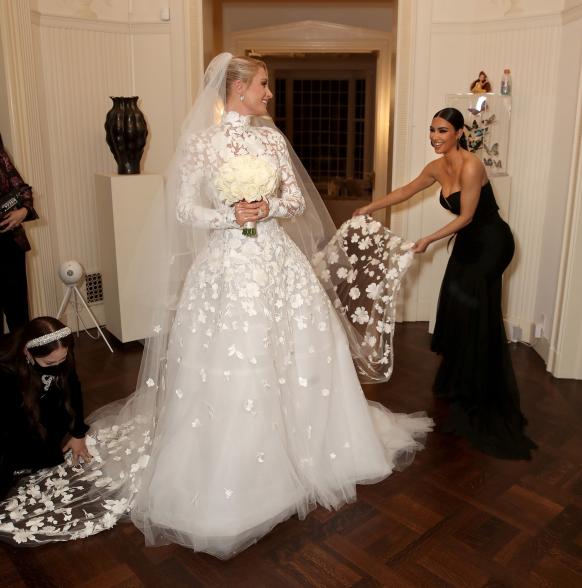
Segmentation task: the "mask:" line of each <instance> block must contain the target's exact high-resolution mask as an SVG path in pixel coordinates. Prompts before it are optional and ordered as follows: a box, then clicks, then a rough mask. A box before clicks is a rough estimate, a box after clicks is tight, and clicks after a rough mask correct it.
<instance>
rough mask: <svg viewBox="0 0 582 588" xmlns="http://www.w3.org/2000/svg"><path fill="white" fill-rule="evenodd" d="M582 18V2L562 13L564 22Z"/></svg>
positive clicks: (567, 22)
mask: <svg viewBox="0 0 582 588" xmlns="http://www.w3.org/2000/svg"><path fill="white" fill-rule="evenodd" d="M581 19H582V4H579V5H578V6H572V7H571V8H568V9H567V10H564V12H563V13H562V22H563V24H569V23H571V22H574V21H577V20H581Z"/></svg>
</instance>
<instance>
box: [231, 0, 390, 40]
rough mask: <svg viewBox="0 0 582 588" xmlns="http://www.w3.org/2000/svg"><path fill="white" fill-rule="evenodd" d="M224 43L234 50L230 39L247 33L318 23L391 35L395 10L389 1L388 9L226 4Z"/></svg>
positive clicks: (352, 5) (376, 6)
mask: <svg viewBox="0 0 582 588" xmlns="http://www.w3.org/2000/svg"><path fill="white" fill-rule="evenodd" d="M223 6H224V8H223V15H222V22H223V43H224V50H225V51H232V50H234V47H233V45H232V41H231V35H232V33H234V32H237V31H242V30H245V29H255V28H260V27H268V26H274V25H282V24H288V23H291V22H300V21H303V20H319V21H324V22H333V23H338V24H344V25H349V26H352V27H362V28H367V29H377V30H381V31H385V32H391V31H392V26H393V21H394V9H393V7H392V4H391V3H389V2H388V1H387V2H386V4H385V5H382V4H377V3H366V2H350V3H344V2H342V3H340V4H333V3H332V4H330V3H327V2H326V3H323V2H320V3H318V2H297V3H293V4H291V3H283V4H276V3H273V4H265V3H264V2H244V3H239V2H237V3H228V2H225V3H224V5H223Z"/></svg>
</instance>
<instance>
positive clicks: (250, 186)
mask: <svg viewBox="0 0 582 588" xmlns="http://www.w3.org/2000/svg"><path fill="white" fill-rule="evenodd" d="M278 185H279V174H278V172H277V170H276V169H275V168H274V167H273V166H272V165H271V164H270V163H269V162H268V161H266V160H265V159H261V158H260V157H257V156H256V155H239V156H238V157H233V158H232V159H229V160H228V161H226V162H225V163H223V164H222V165H221V166H220V168H219V170H218V175H217V177H216V181H215V186H216V188H217V190H218V191H219V192H220V195H221V198H222V199H223V200H224V201H225V202H226V203H227V204H230V205H234V204H236V203H237V202H241V201H245V202H258V201H259V200H262V199H263V198H266V197H267V196H270V195H272V194H274V193H275V190H276V189H277V186H278ZM256 234H257V229H256V223H255V222H254V221H253V222H247V223H245V224H244V225H243V235H246V236H247V237H255V236H256Z"/></svg>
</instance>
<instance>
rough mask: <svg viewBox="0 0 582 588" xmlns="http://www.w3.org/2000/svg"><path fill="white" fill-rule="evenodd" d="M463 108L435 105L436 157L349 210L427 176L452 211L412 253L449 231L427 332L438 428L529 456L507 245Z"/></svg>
mask: <svg viewBox="0 0 582 588" xmlns="http://www.w3.org/2000/svg"><path fill="white" fill-rule="evenodd" d="M463 127H464V120H463V115H462V114H461V112H459V111H458V110H457V109H455V108H444V109H443V110H440V111H439V112H437V113H436V114H435V115H434V117H433V120H432V123H431V126H430V141H431V145H432V146H433V148H434V150H435V152H436V153H437V154H439V155H442V157H440V158H438V159H436V160H435V161H432V162H431V163H429V164H428V165H427V166H426V167H425V168H424V169H423V170H422V172H421V173H420V175H419V176H418V177H417V178H416V179H414V180H413V181H412V182H410V183H409V184H407V185H406V186H403V187H401V188H398V189H396V190H394V191H393V192H391V193H390V194H387V195H386V196H384V197H382V198H379V199H378V200H375V201H374V202H372V203H371V204H369V205H367V206H364V207H362V208H359V209H358V210H356V212H355V213H354V214H370V213H372V212H374V211H375V210H380V209H382V208H385V207H386V206H391V205H393V204H398V203H399V202H404V201H405V200H408V199H409V198H411V197H412V196H414V195H415V194H417V193H418V192H420V191H422V190H424V189H425V188H428V187H429V186H431V185H432V184H434V183H435V182H438V183H439V184H440V185H441V192H440V203H441V205H442V206H443V207H444V208H446V209H447V210H449V211H450V212H451V213H452V214H454V215H455V218H454V219H453V220H452V221H451V222H449V223H448V224H446V225H445V226H444V227H442V228H441V229H439V230H437V231H435V232H434V233H433V234H431V235H428V236H427V237H423V238H421V239H419V240H418V241H417V242H416V243H415V246H414V251H415V253H423V252H424V251H426V249H427V247H428V246H429V245H430V244H431V243H434V242H435V241H438V240H440V239H444V238H446V237H449V236H454V235H456V240H455V245H454V247H453V251H452V254H451V257H450V259H449V263H448V265H447V269H446V272H445V276H444V278H443V283H442V286H441V292H440V297H439V305H438V311H437V320H436V325H435V330H434V335H433V339H432V345H431V347H432V349H433V351H435V352H437V353H439V354H440V355H442V362H441V365H440V368H439V370H438V373H437V376H436V379H435V384H434V392H435V394H436V396H437V397H441V398H444V399H446V400H447V401H448V403H449V406H450V410H449V415H448V418H447V421H446V422H445V424H444V430H446V431H450V432H453V433H457V434H459V435H462V436H464V437H466V438H467V439H468V440H469V441H470V442H471V444H472V445H473V446H474V447H476V448H477V449H479V450H481V451H483V452H484V453H487V454H489V455H493V456H495V457H499V458H504V459H530V457H531V455H530V453H531V450H532V449H535V447H536V445H535V443H533V442H532V441H531V440H530V439H529V438H528V437H527V436H526V435H525V433H524V429H525V426H526V424H527V421H526V419H525V417H524V416H523V414H522V413H521V410H520V405H519V392H518V389H517V384H516V381H515V375H514V373H513V367H512V365H511V359H510V357H509V350H508V346H507V339H506V335H505V329H504V326H503V317H502V313H501V276H502V274H503V271H504V270H505V268H506V267H507V266H508V265H509V262H510V261H511V259H512V257H513V253H514V249H515V245H514V241H513V236H512V234H511V230H510V228H509V226H508V225H507V223H506V222H505V221H503V220H502V219H501V217H500V216H499V214H498V212H497V211H498V206H497V203H496V202H495V196H494V195H493V190H492V188H491V184H490V182H489V180H488V179H487V174H486V171H485V167H484V166H483V163H482V162H481V161H480V160H479V159H478V158H477V157H476V156H475V155H473V154H472V153H469V151H468V150H467V143H466V139H465V136H464V134H463Z"/></svg>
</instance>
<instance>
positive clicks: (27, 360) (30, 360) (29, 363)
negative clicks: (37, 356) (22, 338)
mask: <svg viewBox="0 0 582 588" xmlns="http://www.w3.org/2000/svg"><path fill="white" fill-rule="evenodd" d="M24 357H26V363H28V365H34V362H33V361H32V358H31V357H30V356H29V355H25V356H24Z"/></svg>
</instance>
